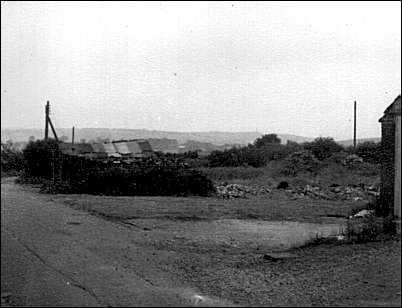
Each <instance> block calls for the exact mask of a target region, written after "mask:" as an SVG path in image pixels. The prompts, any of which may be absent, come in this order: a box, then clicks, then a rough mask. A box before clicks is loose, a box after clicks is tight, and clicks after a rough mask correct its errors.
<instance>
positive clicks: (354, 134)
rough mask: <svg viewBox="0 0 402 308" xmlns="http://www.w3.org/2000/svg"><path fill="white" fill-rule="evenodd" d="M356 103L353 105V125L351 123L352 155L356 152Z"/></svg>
mask: <svg viewBox="0 0 402 308" xmlns="http://www.w3.org/2000/svg"><path fill="white" fill-rule="evenodd" d="M356 108H357V107H356V101H355V104H354V123H353V153H355V152H356Z"/></svg>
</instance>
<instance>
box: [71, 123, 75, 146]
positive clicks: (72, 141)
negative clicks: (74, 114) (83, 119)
mask: <svg viewBox="0 0 402 308" xmlns="http://www.w3.org/2000/svg"><path fill="white" fill-rule="evenodd" d="M71 143H72V144H74V126H73V131H72V133H71Z"/></svg>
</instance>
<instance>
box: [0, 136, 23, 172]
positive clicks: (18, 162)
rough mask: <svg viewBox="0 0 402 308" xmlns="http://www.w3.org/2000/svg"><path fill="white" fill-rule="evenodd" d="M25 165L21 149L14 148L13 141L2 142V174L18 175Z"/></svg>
mask: <svg viewBox="0 0 402 308" xmlns="http://www.w3.org/2000/svg"><path fill="white" fill-rule="evenodd" d="M24 165H25V160H24V156H23V155H22V152H21V151H17V150H14V149H13V147H12V143H7V144H4V143H2V144H1V176H10V175H17V174H18V173H19V172H21V171H22V170H23V169H24Z"/></svg>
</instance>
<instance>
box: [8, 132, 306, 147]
mask: <svg viewBox="0 0 402 308" xmlns="http://www.w3.org/2000/svg"><path fill="white" fill-rule="evenodd" d="M56 132H57V134H58V136H59V137H62V136H66V137H68V139H67V140H69V141H70V140H71V129H66V128H57V129H56ZM43 135H44V130H43V129H2V130H1V141H2V142H5V141H7V140H9V139H11V140H13V141H14V142H19V141H27V140H28V139H29V137H30V136H33V137H35V139H42V138H43ZM261 135H262V133H259V132H235V133H234V132H165V131H156V130H146V129H115V128H113V129H109V128H81V129H80V128H76V129H75V140H76V142H79V141H80V140H81V139H85V140H86V141H90V140H95V141H96V139H97V138H98V137H99V138H102V139H105V138H109V139H110V140H118V139H151V138H152V139H175V140H177V142H178V143H179V144H184V143H186V142H187V141H198V142H205V143H211V144H214V145H219V146H221V145H227V144H239V145H247V144H249V143H252V142H254V140H255V139H257V138H258V137H260V136H261ZM278 136H279V138H281V140H282V143H286V142H287V140H291V141H295V142H299V143H300V142H304V141H311V140H312V139H311V138H306V137H302V136H295V135H288V134H278Z"/></svg>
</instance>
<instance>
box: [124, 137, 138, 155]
mask: <svg viewBox="0 0 402 308" xmlns="http://www.w3.org/2000/svg"><path fill="white" fill-rule="evenodd" d="M126 145H127V147H128V149H129V151H130V152H131V153H133V154H136V153H142V150H141V147H140V145H139V144H138V142H137V141H134V140H131V141H128V142H126Z"/></svg>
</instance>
